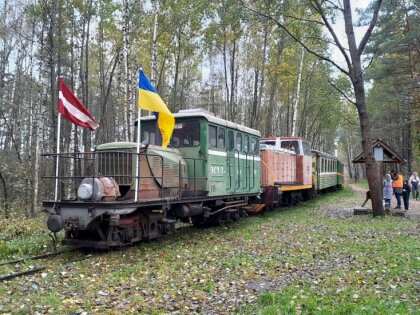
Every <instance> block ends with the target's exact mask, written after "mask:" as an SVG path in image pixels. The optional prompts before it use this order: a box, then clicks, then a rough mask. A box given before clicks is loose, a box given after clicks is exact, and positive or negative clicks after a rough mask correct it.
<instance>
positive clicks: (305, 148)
mask: <svg viewBox="0 0 420 315" xmlns="http://www.w3.org/2000/svg"><path fill="white" fill-rule="evenodd" d="M302 147H303V155H309V156H310V155H311V146H310V145H309V143H307V142H305V141H303V142H302Z"/></svg>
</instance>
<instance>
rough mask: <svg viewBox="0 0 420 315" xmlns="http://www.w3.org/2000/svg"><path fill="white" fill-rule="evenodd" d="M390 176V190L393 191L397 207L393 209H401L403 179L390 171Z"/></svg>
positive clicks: (397, 173)
mask: <svg viewBox="0 0 420 315" xmlns="http://www.w3.org/2000/svg"><path fill="white" fill-rule="evenodd" d="M391 174H392V189H393V190H394V195H395V198H396V199H397V206H396V207H395V208H394V209H401V195H402V189H403V180H404V177H403V176H402V174H401V173H400V172H397V171H394V170H393V171H391Z"/></svg>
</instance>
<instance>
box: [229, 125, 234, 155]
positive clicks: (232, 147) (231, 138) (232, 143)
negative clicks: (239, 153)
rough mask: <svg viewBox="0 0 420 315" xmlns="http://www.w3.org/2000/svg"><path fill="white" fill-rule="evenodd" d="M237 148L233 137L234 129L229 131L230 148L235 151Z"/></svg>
mask: <svg viewBox="0 0 420 315" xmlns="http://www.w3.org/2000/svg"><path fill="white" fill-rule="evenodd" d="M233 149H235V138H234V137H233V131H232V130H229V131H228V150H229V151H233Z"/></svg>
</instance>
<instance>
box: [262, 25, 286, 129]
mask: <svg viewBox="0 0 420 315" xmlns="http://www.w3.org/2000/svg"><path fill="white" fill-rule="evenodd" d="M285 45H286V36H285V35H284V34H283V33H282V34H281V35H280V39H279V41H278V43H277V60H276V67H275V71H274V76H273V83H272V85H271V90H270V99H269V101H268V108H267V117H266V127H265V136H267V137H268V136H270V135H272V134H273V115H274V104H275V101H276V93H277V86H278V81H279V71H278V67H279V65H280V63H281V61H282V57H283V50H284V47H285Z"/></svg>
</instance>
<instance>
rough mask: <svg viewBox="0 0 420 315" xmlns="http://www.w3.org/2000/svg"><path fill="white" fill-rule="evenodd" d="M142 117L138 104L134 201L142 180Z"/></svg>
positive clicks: (136, 198)
mask: <svg viewBox="0 0 420 315" xmlns="http://www.w3.org/2000/svg"><path fill="white" fill-rule="evenodd" d="M141 70H142V68H140V69H139V83H140V71H141ZM137 95H138V100H137V102H138V103H137V104H138V105H139V104H140V93H137ZM140 119H141V108H140V106H137V154H136V156H137V159H136V191H135V193H134V201H135V202H137V200H138V194H139V193H138V191H139V181H140V174H139V172H140V161H139V160H140V159H141V157H140V135H141V133H140V128H141V124H140Z"/></svg>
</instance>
